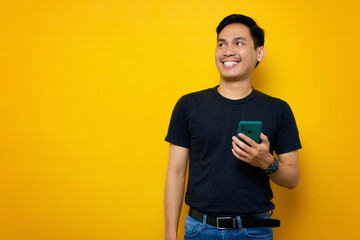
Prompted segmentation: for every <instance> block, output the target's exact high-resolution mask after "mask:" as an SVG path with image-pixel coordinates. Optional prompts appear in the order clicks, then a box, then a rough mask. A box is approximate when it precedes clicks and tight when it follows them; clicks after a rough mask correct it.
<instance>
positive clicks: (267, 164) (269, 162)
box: [261, 154, 275, 171]
mask: <svg viewBox="0 0 360 240" xmlns="http://www.w3.org/2000/svg"><path fill="white" fill-rule="evenodd" d="M274 162H275V159H274V156H273V155H271V154H269V155H268V156H267V157H266V162H265V164H264V165H263V167H262V168H261V170H263V171H265V170H266V169H269V167H270V166H271V165H272V164H273V163H274Z"/></svg>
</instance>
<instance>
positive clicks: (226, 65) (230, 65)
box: [221, 60, 241, 68]
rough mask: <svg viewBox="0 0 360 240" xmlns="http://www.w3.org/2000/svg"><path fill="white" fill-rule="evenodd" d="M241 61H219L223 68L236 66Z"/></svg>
mask: <svg viewBox="0 0 360 240" xmlns="http://www.w3.org/2000/svg"><path fill="white" fill-rule="evenodd" d="M240 62H241V61H239V60H226V61H221V63H222V64H223V65H224V67H225V68H232V67H235V66H237V65H238V64H239V63H240Z"/></svg>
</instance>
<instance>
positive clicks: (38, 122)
mask: <svg viewBox="0 0 360 240" xmlns="http://www.w3.org/2000/svg"><path fill="white" fill-rule="evenodd" d="M356 4H357V2H356V1H350V0H343V1H340V2H339V1H334V0H331V1H325V0H324V1H316V0H303V1H287V0H274V1H260V0H252V1H240V0H222V1H215V0H212V1H210V0H203V1H200V0H199V1H196V0H172V1H170V0H168V1H161V0H152V1H147V0H138V1H121V0H87V1H85V0H83V1H80V0H75V1H70V0H67V1H45V0H33V1H10V0H9V1H1V3H0V78H1V79H0V239H4V240H15V239H16V240H17V239H19V240H20V239H21V240H32V239H34V240H45V239H46V240H49V239H54V240H55V239H56V240H57V239H67V240H72V239H74V240H75V239H87V240H93V239H94V240H95V239H96V240H108V239H154V240H156V239H162V238H163V232H164V218H163V190H164V183H165V172H166V167H167V158H168V143H166V142H165V141H164V140H163V139H164V137H165V135H166V133H167V127H168V123H169V119H170V115H171V112H172V109H173V106H174V104H175V103H176V101H177V100H178V98H179V97H180V96H182V95H184V94H186V93H189V92H192V91H197V90H201V89H204V88H209V87H213V86H215V85H216V84H217V83H218V79H219V76H218V73H217V70H216V68H215V62H214V61H215V60H214V50H215V43H216V33H215V28H216V26H217V24H218V23H219V21H220V20H221V19H222V18H223V17H225V16H227V15H228V14H231V13H243V14H245V15H249V16H251V17H253V18H254V19H255V20H256V21H257V22H258V23H259V24H260V26H262V27H263V28H264V29H265V31H266V40H265V47H266V49H267V56H266V58H265V60H264V61H263V62H262V63H261V64H260V65H259V67H258V68H257V69H256V71H255V75H254V82H253V85H254V87H255V88H256V89H258V90H260V91H263V92H265V93H268V94H271V95H273V96H276V97H280V98H282V99H284V100H286V101H287V102H288V103H289V104H290V106H291V107H292V109H293V112H294V114H295V116H296V120H297V124H298V127H299V130H300V136H301V140H302V144H303V150H300V152H299V153H300V159H301V166H300V170H301V176H300V177H301V179H300V184H299V186H298V187H297V188H296V189H294V190H292V191H290V190H286V189H282V188H279V187H276V186H274V194H275V198H274V202H275V204H276V210H275V213H274V217H275V218H279V219H281V221H282V227H281V228H279V229H275V238H276V239H294V240H296V239H338V238H340V237H341V238H343V239H347V238H352V236H353V233H352V232H354V231H356V230H357V229H359V227H360V224H359V220H358V215H359V213H360V207H359V206H360V204H359V200H358V199H359V184H360V178H359V175H360V158H359V153H358V151H359V139H358V138H359V135H360V130H359V126H358V125H359V122H360V117H359V111H360V108H359V103H360V102H359V91H360V87H359V86H360V82H359V81H360V76H359V67H358V57H359V53H360V52H359V43H358V41H359V23H360V22H359V12H358V9H359V6H358V5H356ZM186 211H187V207H184V208H183V212H182V216H181V218H182V220H183V219H184V216H185V214H186ZM179 232H180V235H181V234H182V233H183V223H182V224H181V225H180V230H179ZM355 236H356V235H355Z"/></svg>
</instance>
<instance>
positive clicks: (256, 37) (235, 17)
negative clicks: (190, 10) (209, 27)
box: [216, 14, 265, 49]
mask: <svg viewBox="0 0 360 240" xmlns="http://www.w3.org/2000/svg"><path fill="white" fill-rule="evenodd" d="M232 23H241V24H244V25H246V26H247V27H248V28H249V30H250V34H251V38H252V40H253V41H254V47H255V49H256V48H257V47H260V46H264V42H265V39H264V35H265V34H264V30H263V29H262V28H260V27H259V26H258V25H257V24H256V22H255V21H254V20H253V19H252V18H250V17H248V16H244V15H241V14H232V15H229V16H227V17H225V18H224V19H223V20H222V21H221V22H220V23H219V25H218V26H217V28H216V32H217V37H218V38H219V34H220V32H221V31H222V30H223V29H224V27H226V26H227V25H229V24H232Z"/></svg>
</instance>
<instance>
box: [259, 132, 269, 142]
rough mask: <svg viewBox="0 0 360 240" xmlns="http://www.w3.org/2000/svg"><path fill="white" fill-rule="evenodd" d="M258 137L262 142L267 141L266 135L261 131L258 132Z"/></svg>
mask: <svg viewBox="0 0 360 240" xmlns="http://www.w3.org/2000/svg"><path fill="white" fill-rule="evenodd" d="M260 139H261V141H262V142H265V143H267V142H269V139H268V137H267V136H266V135H265V134H263V133H261V134H260Z"/></svg>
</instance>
